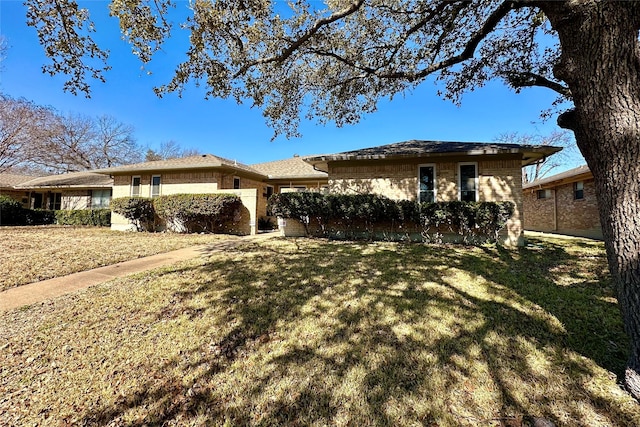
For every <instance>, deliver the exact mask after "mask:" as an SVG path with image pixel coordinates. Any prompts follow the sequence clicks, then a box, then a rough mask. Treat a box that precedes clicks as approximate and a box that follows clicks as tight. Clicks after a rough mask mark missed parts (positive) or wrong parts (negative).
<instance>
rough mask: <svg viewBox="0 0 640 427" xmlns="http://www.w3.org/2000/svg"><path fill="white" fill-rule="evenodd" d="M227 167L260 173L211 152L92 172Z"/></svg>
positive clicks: (107, 172)
mask: <svg viewBox="0 0 640 427" xmlns="http://www.w3.org/2000/svg"><path fill="white" fill-rule="evenodd" d="M221 167H227V168H230V169H236V170H241V171H245V172H249V173H253V174H258V175H261V173H260V172H258V171H257V170H255V169H253V168H251V167H250V166H248V165H245V164H243V163H240V162H238V161H236V160H230V159H225V158H224V157H218V156H214V155H213V154H202V155H197V156H189V157H182V158H179V159H169V160H156V161H152V162H142V163H135V164H132V165H124V166H115V167H111V168H104V169H97V170H94V171H93V172H96V173H102V174H110V175H117V174H126V173H129V172H152V171H167V170H184V169H208V168H221Z"/></svg>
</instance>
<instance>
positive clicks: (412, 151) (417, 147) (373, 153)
mask: <svg viewBox="0 0 640 427" xmlns="http://www.w3.org/2000/svg"><path fill="white" fill-rule="evenodd" d="M560 150H562V148H561V147H553V146H548V145H521V144H496V143H487V142H455V141H423V140H415V139H414V140H411V141H404V142H396V143H395V144H387V145H380V146H377V147H370V148H363V149H360V150H353V151H345V152H343V153H337V154H326V155H320V156H311V157H305V159H304V160H305V161H307V162H309V163H311V164H314V165H315V164H322V163H326V162H330V161H339V160H382V159H403V158H415V157H439V156H450V155H467V156H480V155H496V154H518V153H521V154H522V166H526V165H529V164H532V163H535V162H536V161H538V160H540V159H543V158H545V157H547V156H550V155H551V154H554V153H557V152H558V151H560Z"/></svg>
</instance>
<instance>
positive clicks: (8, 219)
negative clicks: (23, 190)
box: [0, 196, 26, 225]
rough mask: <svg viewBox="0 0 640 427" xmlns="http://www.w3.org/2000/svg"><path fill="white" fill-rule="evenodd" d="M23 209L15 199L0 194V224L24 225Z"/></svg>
mask: <svg viewBox="0 0 640 427" xmlns="http://www.w3.org/2000/svg"><path fill="white" fill-rule="evenodd" d="M25 222H26V216H25V210H24V209H23V208H22V205H21V204H20V202H18V201H17V200H14V199H12V198H11V197H9V196H0V225H24V224H25Z"/></svg>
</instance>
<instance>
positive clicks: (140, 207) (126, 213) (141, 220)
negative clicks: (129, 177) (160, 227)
mask: <svg viewBox="0 0 640 427" xmlns="http://www.w3.org/2000/svg"><path fill="white" fill-rule="evenodd" d="M111 210H112V211H113V212H115V213H117V214H119V215H122V216H123V217H125V218H126V219H128V220H129V221H130V222H131V223H132V224H133V225H135V227H136V229H137V230H138V231H145V230H146V231H152V230H154V228H155V221H154V220H155V212H154V210H153V203H152V200H151V199H147V198H145V197H119V198H116V199H113V200H111Z"/></svg>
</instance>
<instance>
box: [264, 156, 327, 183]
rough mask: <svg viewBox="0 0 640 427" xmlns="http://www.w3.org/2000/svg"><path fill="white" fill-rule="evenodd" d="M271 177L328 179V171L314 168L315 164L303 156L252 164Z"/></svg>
mask: <svg viewBox="0 0 640 427" xmlns="http://www.w3.org/2000/svg"><path fill="white" fill-rule="evenodd" d="M251 167H252V168H253V169H256V170H257V171H259V172H260V173H262V174H264V175H266V176H268V177H269V179H327V176H328V175H327V173H326V172H323V171H319V170H316V169H314V167H313V165H312V164H310V163H307V162H305V161H304V160H303V159H302V158H301V157H299V156H294V157H291V158H289V159H284V160H275V161H273V162H265V163H258V164H255V165H251Z"/></svg>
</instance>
